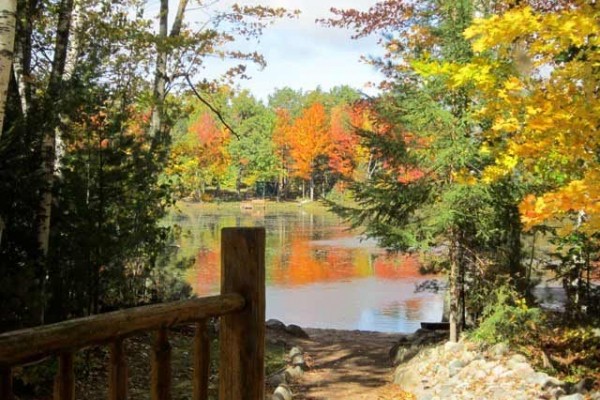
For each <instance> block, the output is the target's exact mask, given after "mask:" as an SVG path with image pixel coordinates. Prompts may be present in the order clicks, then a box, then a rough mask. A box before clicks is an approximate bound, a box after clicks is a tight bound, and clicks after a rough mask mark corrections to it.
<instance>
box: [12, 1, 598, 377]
mask: <svg viewBox="0 0 600 400" xmlns="http://www.w3.org/2000/svg"><path fill="white" fill-rule="evenodd" d="M189 3H190V4H188V1H187V0H180V1H179V8H178V9H177V10H169V1H168V0H158V1H156V2H154V3H153V5H154V6H157V7H158V9H157V8H156V7H155V8H153V9H152V8H148V5H149V4H148V2H146V1H143V0H124V1H119V2H115V1H112V0H99V1H91V0H75V1H73V0H49V1H40V0H19V1H16V0H11V1H5V2H2V4H0V15H1V16H2V18H0V50H1V51H0V97H1V99H2V101H3V102H0V124H2V126H1V129H2V130H1V136H0V330H1V331H6V330H10V329H16V328H21V327H27V326H33V325H38V324H44V323H51V322H57V321H61V320H65V319H68V318H74V317H80V316H85V315H90V314H96V313H100V312H105V311H109V310H114V309H118V308H123V307H129V306H135V305H139V304H147V303H154V302H160V301H166V300H171V299H178V298H181V297H187V296H189V295H190V292H189V287H188V285H187V284H186V283H185V282H183V281H182V279H180V278H179V276H180V275H181V274H180V273H179V272H181V270H183V269H185V267H186V264H185V263H181V264H180V265H176V266H173V265H172V259H171V253H172V252H173V251H174V248H175V246H173V244H174V243H175V240H176V238H177V235H178V234H180V232H179V229H178V228H177V227H176V226H165V224H164V218H165V216H166V215H167V213H168V212H169V211H170V210H172V206H173V205H174V204H176V203H177V201H179V200H183V199H185V200H188V201H196V202H204V203H206V202H213V201H222V200H244V199H247V198H263V197H264V198H270V199H272V200H286V199H313V200H315V201H316V200H322V201H323V202H324V203H325V204H326V205H327V206H328V207H329V208H331V209H332V210H333V211H335V212H336V213H338V214H339V215H341V216H343V217H344V218H346V220H347V221H349V222H350V223H351V224H352V225H353V226H354V227H357V228H359V229H361V230H363V231H364V232H366V234H367V235H369V236H370V237H373V238H376V239H377V240H378V241H379V242H380V243H381V244H382V245H383V246H384V247H386V248H388V249H390V250H394V251H401V252H412V253H417V254H431V253H433V252H432V251H431V249H432V248H434V247H435V248H436V250H440V249H441V251H436V252H435V253H436V255H437V256H436V257H433V258H435V260H433V261H432V262H431V265H429V267H430V268H431V269H432V270H435V271H437V272H444V273H446V276H447V281H448V290H447V295H448V301H449V323H450V338H451V340H458V338H459V335H460V334H461V332H465V333H467V334H470V335H472V337H474V338H476V339H478V340H482V341H487V342H498V341H507V342H511V343H514V344H515V345H517V346H521V347H520V348H521V349H523V351H524V352H529V353H530V354H531V355H532V357H536V359H538V358H539V359H540V360H542V359H544V360H545V359H547V358H548V356H547V355H548V354H551V353H552V352H553V351H554V352H556V354H557V358H555V360H554V362H553V363H551V364H552V365H551V367H552V368H555V369H556V370H557V371H558V372H559V373H561V374H564V375H565V376H566V375H572V376H582V375H585V374H586V373H587V372H590V371H592V372H593V371H595V373H596V375H597V371H598V368H600V365H599V362H598V359H597V349H598V348H600V347H599V346H600V343H599V342H600V339H599V338H598V335H597V334H596V333H594V332H597V331H594V329H595V328H598V324H599V323H600V321H599V316H600V290H599V289H598V279H599V266H600V261H599V249H600V243H599V229H600V134H599V132H598V130H599V129H600V100H599V92H600V68H599V65H600V35H598V32H599V31H600V22H599V21H600V3H599V2H597V1H589V0H556V1H547V0H522V1H517V0H514V1H513V0H504V1H500V0H498V1H494V0H492V1H487V0H486V1H483V0H435V1H434V0H425V1H403V0H386V1H381V2H375V3H374V4H373V5H372V7H370V8H368V9H366V10H354V9H347V10H343V9H332V10H331V13H330V14H329V16H327V15H325V16H323V19H322V20H319V21H317V22H316V23H318V24H320V25H321V26H326V27H329V28H331V29H340V28H341V29H345V30H347V31H348V30H349V31H351V34H349V37H348V40H353V38H354V39H356V38H362V37H366V36H370V35H375V36H377V37H378V38H379V39H380V41H379V43H380V45H381V46H382V47H383V51H384V55H382V56H381V57H380V58H368V57H367V58H365V60H364V61H365V62H368V63H370V64H371V65H372V66H373V68H375V69H377V70H378V71H380V72H381V77H382V81H381V82H380V83H379V91H378V94H377V95H376V96H374V97H368V96H364V95H362V94H361V93H360V92H358V91H357V90H355V89H353V87H354V86H355V85H356V83H355V82H348V86H339V87H335V88H332V89H328V90H322V89H317V88H315V89H314V90H305V91H299V90H293V89H290V88H280V89H279V90H277V91H274V92H273V93H272V94H271V95H270V96H269V97H268V98H267V99H263V100H258V99H257V98H255V97H254V96H253V95H252V94H251V93H249V92H247V91H244V90H240V89H239V88H238V86H237V85H238V83H239V82H240V79H242V78H246V77H247V76H246V74H247V65H248V64H254V65H256V66H258V67H262V66H264V65H265V59H264V58H263V56H262V55H261V54H258V53H256V52H254V51H251V50H250V51H248V50H247V49H248V48H249V47H248V46H247V45H246V44H247V43H252V42H253V41H254V40H256V39H258V38H259V37H260V35H261V34H262V33H263V31H264V30H265V29H269V26H270V25H271V24H272V23H275V22H277V23H280V24H285V23H286V22H287V20H288V19H289V18H295V17H296V16H297V15H298V11H296V10H286V9H283V8H273V7H269V6H263V5H254V6H241V5H232V6H230V7H224V6H223V7H220V8H219V7H213V6H215V5H216V3H218V2H216V3H210V4H205V5H204V6H205V8H203V13H202V14H203V15H204V16H205V19H206V20H205V21H203V23H201V24H197V23H192V21H190V18H189V17H190V16H189V15H187V11H188V10H189V8H188V6H189V7H192V3H191V2H189ZM150 11H152V12H151V13H150ZM149 14H152V15H149ZM196 22H197V21H196ZM366 56H368V55H366ZM208 59H212V60H215V59H217V60H218V59H221V60H227V62H226V63H225V65H234V66H233V67H232V68H230V69H228V70H227V71H226V72H225V73H224V74H223V75H222V76H219V77H216V78H215V79H212V80H209V79H207V78H206V76H214V74H207V72H206V69H205V68H206V61H207V60H208ZM292 79H293V77H290V85H289V86H290V87H294V84H293V83H294V82H293V81H292ZM540 243H543V245H544V247H543V251H541V250H542V249H541V248H540ZM542 278H543V279H546V280H547V279H554V280H556V281H557V282H559V284H560V286H561V287H562V289H563V290H564V292H565V294H566V301H565V304H564V311H563V312H561V313H547V312H545V311H544V310H542V309H541V308H540V307H539V305H538V304H536V303H535V301H534V296H533V295H532V291H533V289H534V287H535V286H536V284H537V283H538V282H539V280H540V279H542ZM594 349H595V351H596V353H594ZM567 354H568V357H569V360H570V362H567V363H561V361H556V360H564V359H565V357H567ZM594 354H596V356H594ZM544 357H545V358H544Z"/></svg>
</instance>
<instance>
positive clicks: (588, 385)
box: [570, 378, 596, 394]
mask: <svg viewBox="0 0 600 400" xmlns="http://www.w3.org/2000/svg"><path fill="white" fill-rule="evenodd" d="M594 383H596V381H595V380H594V379H592V378H583V379H582V380H580V381H579V382H577V383H576V384H575V385H573V387H571V390H570V392H571V393H582V394H585V393H587V392H589V391H590V390H592V389H593V388H594Z"/></svg>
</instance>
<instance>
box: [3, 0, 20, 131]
mask: <svg viewBox="0 0 600 400" xmlns="http://www.w3.org/2000/svg"><path fill="white" fill-rule="evenodd" d="M16 13H17V2H16V0H5V1H2V2H1V3H0V137H1V136H2V128H3V127H4V115H5V112H4V111H5V110H4V109H5V107H6V97H7V95H8V83H9V81H10V70H11V66H12V62H13V52H14V47H15V25H16Z"/></svg>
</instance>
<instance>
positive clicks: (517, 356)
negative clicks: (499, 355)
mask: <svg viewBox="0 0 600 400" xmlns="http://www.w3.org/2000/svg"><path fill="white" fill-rule="evenodd" d="M508 362H509V363H514V364H521V363H526V362H527V358H526V357H525V356H524V355H522V354H515V355H514V356H512V357H511V358H510V360H508Z"/></svg>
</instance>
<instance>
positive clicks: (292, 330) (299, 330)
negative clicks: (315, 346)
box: [285, 324, 309, 339]
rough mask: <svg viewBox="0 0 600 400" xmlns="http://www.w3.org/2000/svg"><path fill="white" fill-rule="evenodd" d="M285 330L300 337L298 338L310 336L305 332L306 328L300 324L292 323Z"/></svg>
mask: <svg viewBox="0 0 600 400" xmlns="http://www.w3.org/2000/svg"><path fill="white" fill-rule="evenodd" d="M285 331H286V332H287V333H289V334H290V335H292V336H295V337H298V338H302V339H308V338H309V336H308V334H307V333H306V332H304V329H302V328H300V327H299V326H298V325H294V324H290V325H288V326H287V327H286V328H285Z"/></svg>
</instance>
